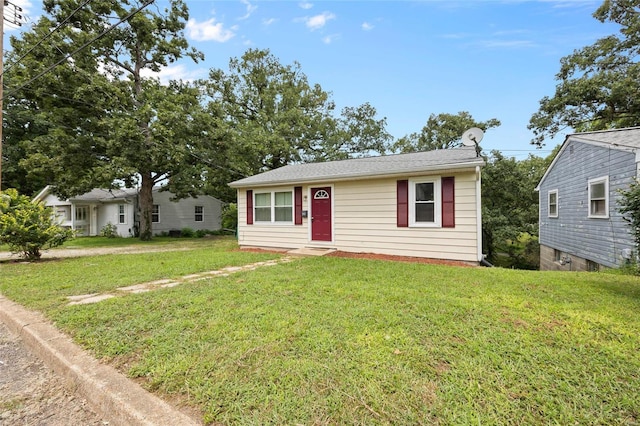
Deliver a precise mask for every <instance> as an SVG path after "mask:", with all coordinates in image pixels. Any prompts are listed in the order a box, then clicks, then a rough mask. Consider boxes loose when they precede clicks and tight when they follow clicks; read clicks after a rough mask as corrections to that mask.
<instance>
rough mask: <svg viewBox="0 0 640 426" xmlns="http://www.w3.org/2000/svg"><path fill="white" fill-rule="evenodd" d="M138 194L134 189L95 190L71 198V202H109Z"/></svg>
mask: <svg viewBox="0 0 640 426" xmlns="http://www.w3.org/2000/svg"><path fill="white" fill-rule="evenodd" d="M137 192H138V190H137V189H135V188H125V189H111V190H109V189H101V188H95V189H92V190H91V191H89V192H87V193H84V194H81V195H78V196H75V197H71V198H70V199H71V200H73V201H109V200H114V199H123V198H128V197H131V196H134V195H136V194H137Z"/></svg>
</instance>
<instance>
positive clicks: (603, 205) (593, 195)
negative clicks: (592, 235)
mask: <svg viewBox="0 0 640 426" xmlns="http://www.w3.org/2000/svg"><path fill="white" fill-rule="evenodd" d="M589 217H593V218H608V217H609V177H608V176H605V177H602V178H597V179H590V180H589Z"/></svg>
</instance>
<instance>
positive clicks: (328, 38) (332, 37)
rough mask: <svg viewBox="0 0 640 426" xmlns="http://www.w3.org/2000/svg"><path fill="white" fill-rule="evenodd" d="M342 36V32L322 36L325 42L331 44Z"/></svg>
mask: <svg viewBox="0 0 640 426" xmlns="http://www.w3.org/2000/svg"><path fill="white" fill-rule="evenodd" d="M339 38H340V34H331V35H328V36H325V37H322V42H323V43H324V44H331V43H333V42H334V41H336V40H338V39H339Z"/></svg>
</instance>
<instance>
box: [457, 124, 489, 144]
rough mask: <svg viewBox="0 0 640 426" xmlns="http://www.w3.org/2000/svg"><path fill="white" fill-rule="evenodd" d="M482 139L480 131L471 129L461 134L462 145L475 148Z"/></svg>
mask: <svg viewBox="0 0 640 426" xmlns="http://www.w3.org/2000/svg"><path fill="white" fill-rule="evenodd" d="M483 137H484V132H483V131H482V129H478V128H477V127H472V128H470V129H469V130H467V131H466V132H464V133H463V134H462V145H464V146H475V147H476V148H477V147H478V144H479V143H480V141H481V140H482V138H483Z"/></svg>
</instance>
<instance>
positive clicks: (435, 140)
mask: <svg viewBox="0 0 640 426" xmlns="http://www.w3.org/2000/svg"><path fill="white" fill-rule="evenodd" d="M498 126H500V121H499V120H498V119H496V118H491V119H489V120H487V121H476V120H474V119H473V117H472V116H471V114H469V113H468V112H467V111H461V112H459V113H457V114H447V113H441V114H431V115H430V116H429V119H428V120H427V123H426V124H425V125H424V127H423V128H422V130H421V131H420V132H417V133H411V134H409V135H406V136H403V137H402V138H400V139H398V140H397V141H396V142H395V143H394V145H393V150H394V151H395V152H417V151H431V150H434V149H447V148H455V147H458V146H461V144H462V139H461V137H462V134H463V133H464V132H465V131H466V130H468V129H470V128H472V127H478V128H480V129H482V130H484V131H487V130H488V129H491V128H494V127H498Z"/></svg>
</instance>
